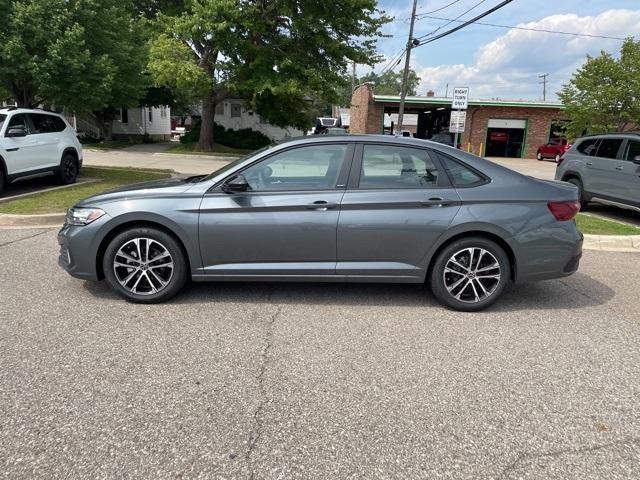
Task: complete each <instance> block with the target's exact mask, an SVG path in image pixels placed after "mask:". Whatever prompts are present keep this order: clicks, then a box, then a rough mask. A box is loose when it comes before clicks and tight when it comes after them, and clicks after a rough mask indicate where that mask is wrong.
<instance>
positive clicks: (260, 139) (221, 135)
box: [180, 121, 271, 150]
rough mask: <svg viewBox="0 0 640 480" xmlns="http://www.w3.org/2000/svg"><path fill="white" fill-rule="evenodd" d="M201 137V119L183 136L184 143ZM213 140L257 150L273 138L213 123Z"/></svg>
mask: <svg viewBox="0 0 640 480" xmlns="http://www.w3.org/2000/svg"><path fill="white" fill-rule="evenodd" d="M199 138H200V121H198V122H197V123H196V124H195V125H194V126H193V128H192V129H191V130H190V131H188V132H187V133H185V134H184V135H183V136H182V137H181V138H180V142H182V143H195V142H197V141H198V139H199ZM213 141H214V142H215V143H219V144H220V145H225V146H227V147H232V148H241V149H246V150H257V149H258V148H262V147H264V146H266V145H269V144H270V143H271V139H270V138H269V137H267V136H266V135H265V134H264V133H262V132H258V131H256V130H252V129H250V128H243V129H241V130H232V129H230V128H224V127H223V126H222V125H218V124H217V123H214V124H213Z"/></svg>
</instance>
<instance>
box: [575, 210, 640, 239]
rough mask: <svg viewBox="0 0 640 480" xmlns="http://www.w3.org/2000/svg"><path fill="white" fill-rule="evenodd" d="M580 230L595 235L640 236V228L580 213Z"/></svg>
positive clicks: (578, 221) (577, 218)
mask: <svg viewBox="0 0 640 480" xmlns="http://www.w3.org/2000/svg"><path fill="white" fill-rule="evenodd" d="M576 224H577V225H578V230H580V231H581V232H582V233H590V234H594V235H640V227H634V226H633V225H626V224H624V223H619V222H613V221H611V220H605V219H603V218H601V217H597V216H595V215H589V214H587V213H579V214H578V216H577V217H576Z"/></svg>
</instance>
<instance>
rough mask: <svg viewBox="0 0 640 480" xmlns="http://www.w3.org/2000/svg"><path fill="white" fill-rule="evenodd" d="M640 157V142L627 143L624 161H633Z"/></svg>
mask: <svg viewBox="0 0 640 480" xmlns="http://www.w3.org/2000/svg"><path fill="white" fill-rule="evenodd" d="M639 155H640V142H634V141H632V140H629V141H628V142H627V148H626V149H625V151H624V159H625V160H629V161H630V162H631V161H633V159H634V158H636V157H637V156H639Z"/></svg>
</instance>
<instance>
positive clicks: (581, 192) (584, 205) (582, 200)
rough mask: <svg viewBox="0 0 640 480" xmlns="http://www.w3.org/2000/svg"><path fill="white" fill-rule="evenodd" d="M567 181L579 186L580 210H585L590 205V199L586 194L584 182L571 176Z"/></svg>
mask: <svg viewBox="0 0 640 480" xmlns="http://www.w3.org/2000/svg"><path fill="white" fill-rule="evenodd" d="M566 182H568V183H571V184H572V185H575V186H576V187H578V199H579V200H580V210H583V211H584V210H586V209H587V208H588V206H589V200H588V199H587V197H586V195H585V194H584V188H583V186H582V182H581V181H580V179H578V178H575V177H571V178H569V179H567V180H566Z"/></svg>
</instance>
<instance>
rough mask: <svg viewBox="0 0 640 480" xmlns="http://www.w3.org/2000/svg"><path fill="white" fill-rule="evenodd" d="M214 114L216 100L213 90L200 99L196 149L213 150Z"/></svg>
mask: <svg viewBox="0 0 640 480" xmlns="http://www.w3.org/2000/svg"><path fill="white" fill-rule="evenodd" d="M215 114H216V102H215V95H214V93H213V92H209V93H208V94H207V95H206V96H205V97H204V98H203V99H202V119H201V120H200V138H199V140H198V150H204V151H210V150H213V119H214V117H215Z"/></svg>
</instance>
